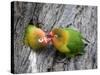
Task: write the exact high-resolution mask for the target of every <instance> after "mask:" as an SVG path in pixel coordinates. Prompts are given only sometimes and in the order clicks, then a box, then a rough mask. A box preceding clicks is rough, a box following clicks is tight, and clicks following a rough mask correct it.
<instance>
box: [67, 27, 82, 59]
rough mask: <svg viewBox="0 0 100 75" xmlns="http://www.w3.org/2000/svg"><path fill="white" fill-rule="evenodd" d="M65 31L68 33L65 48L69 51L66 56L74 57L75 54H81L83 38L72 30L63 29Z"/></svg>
mask: <svg viewBox="0 0 100 75" xmlns="http://www.w3.org/2000/svg"><path fill="white" fill-rule="evenodd" d="M65 30H66V31H67V32H68V33H69V41H68V44H67V46H66V47H67V48H68V49H69V50H70V52H69V53H66V55H67V56H69V57H74V56H75V55H77V54H83V53H84V42H83V41H82V39H83V37H82V35H81V33H80V32H78V31H76V30H73V29H72V28H65Z"/></svg>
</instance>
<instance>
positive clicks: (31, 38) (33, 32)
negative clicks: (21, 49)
mask: <svg viewBox="0 0 100 75" xmlns="http://www.w3.org/2000/svg"><path fill="white" fill-rule="evenodd" d="M44 37H45V33H44V32H43V31H42V30H41V29H40V28H37V27H35V26H34V25H28V26H27V27H26V29H25V34H24V44H25V45H27V46H30V47H31V48H33V49H37V48H41V47H43V46H44V44H43V43H39V41H38V40H39V39H40V38H44Z"/></svg>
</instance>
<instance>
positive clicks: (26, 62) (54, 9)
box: [14, 2, 97, 73]
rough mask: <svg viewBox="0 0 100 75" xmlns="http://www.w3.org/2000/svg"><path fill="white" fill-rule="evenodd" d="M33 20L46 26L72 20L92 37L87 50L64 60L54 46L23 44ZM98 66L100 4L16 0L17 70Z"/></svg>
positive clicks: (54, 69)
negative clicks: (99, 9) (99, 11)
mask: <svg viewBox="0 0 100 75" xmlns="http://www.w3.org/2000/svg"><path fill="white" fill-rule="evenodd" d="M30 20H32V22H33V24H37V23H41V24H39V25H40V27H41V28H42V29H43V30H47V31H50V30H51V29H52V28H56V27H67V26H68V25H70V24H72V26H73V27H75V28H76V29H78V30H79V31H80V32H81V33H82V35H83V36H84V37H85V38H86V39H87V40H89V41H90V43H89V44H88V46H86V48H85V51H86V53H85V54H84V55H82V56H76V57H75V58H72V59H66V60H65V61H64V62H63V63H60V62H57V61H61V60H62V59H64V57H63V56H62V55H61V54H60V53H59V52H57V51H56V49H55V48H54V47H53V46H47V47H46V48H45V49H41V51H40V52H38V53H36V52H33V51H32V49H30V48H29V47H25V45H23V42H22V40H23V33H24V31H25V27H26V26H27V25H28V24H29V22H30ZM96 68H97V7H96V6H81V5H63V4H49V3H31V2H28V3H27V2H14V73H31V72H51V71H68V70H81V69H82V70H83V69H96Z"/></svg>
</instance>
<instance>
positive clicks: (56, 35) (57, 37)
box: [48, 28, 66, 44]
mask: <svg viewBox="0 0 100 75" xmlns="http://www.w3.org/2000/svg"><path fill="white" fill-rule="evenodd" d="M48 35H49V39H50V42H53V43H58V42H59V44H60V43H63V42H62V41H63V40H64V39H65V38H66V37H65V32H64V31H63V29H61V28H54V29H53V30H52V31H51V32H50V33H49V34H48Z"/></svg>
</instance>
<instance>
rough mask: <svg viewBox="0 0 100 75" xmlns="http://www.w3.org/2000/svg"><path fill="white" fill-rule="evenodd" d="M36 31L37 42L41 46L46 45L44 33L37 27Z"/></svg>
mask: <svg viewBox="0 0 100 75" xmlns="http://www.w3.org/2000/svg"><path fill="white" fill-rule="evenodd" d="M36 33H37V35H38V43H39V44H41V45H43V46H46V45H47V44H48V40H47V37H46V33H45V32H44V31H43V30H41V29H38V30H37V32H36Z"/></svg>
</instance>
